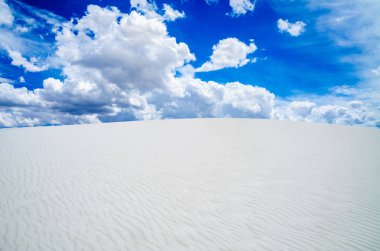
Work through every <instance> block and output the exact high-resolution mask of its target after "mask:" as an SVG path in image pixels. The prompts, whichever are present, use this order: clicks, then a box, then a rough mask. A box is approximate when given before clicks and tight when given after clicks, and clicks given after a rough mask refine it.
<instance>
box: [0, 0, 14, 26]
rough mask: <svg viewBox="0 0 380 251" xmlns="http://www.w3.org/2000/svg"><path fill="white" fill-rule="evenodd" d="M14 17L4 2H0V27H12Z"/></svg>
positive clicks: (0, 0) (2, 0)
mask: <svg viewBox="0 0 380 251" xmlns="http://www.w3.org/2000/svg"><path fill="white" fill-rule="evenodd" d="M13 21H14V17H13V15H12V12H11V9H10V8H9V6H8V4H7V3H6V2H5V0H0V25H12V24H13Z"/></svg>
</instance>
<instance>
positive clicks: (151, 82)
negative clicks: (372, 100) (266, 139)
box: [0, 5, 380, 126]
mask: <svg viewBox="0 0 380 251" xmlns="http://www.w3.org/2000/svg"><path fill="white" fill-rule="evenodd" d="M164 21H165V20H164V18H162V16H160V15H158V14H157V13H156V14H153V13H145V14H144V13H143V12H142V11H140V12H137V11H132V12H131V13H129V14H124V13H121V12H120V11H119V10H117V9H116V8H100V7H98V6H94V5H90V6H89V7H88V11H87V14H86V15H85V16H83V17H82V18H79V19H78V20H75V21H74V20H73V21H70V22H67V23H65V24H64V25H62V29H61V30H60V31H57V34H56V44H55V46H56V48H57V51H56V54H55V60H56V61H57V62H59V64H60V65H61V67H62V70H63V74H64V79H63V80H58V79H54V78H47V79H45V81H43V87H41V88H38V89H35V90H33V91H30V90H27V89H26V88H16V87H14V86H13V85H11V84H9V83H3V84H0V126H34V125H43V124H74V123H96V122H100V121H102V122H107V121H119V120H120V121H122V120H136V119H158V118H178V117H250V118H287V119H293V120H307V121H315V122H325V123H340V124H366V125H380V122H379V119H378V116H377V114H378V111H375V110H370V109H369V108H368V107H367V104H366V103H365V102H364V101H362V99H360V100H359V99H352V97H351V96H350V95H351V94H350V95H346V96H347V97H346V96H345V99H344V100H342V102H340V103H334V102H332V101H331V99H330V100H329V99H328V98H327V97H325V98H324V100H322V99H321V98H310V97H309V98H307V97H306V98H303V99H299V100H302V101H297V102H282V103H281V100H280V105H281V106H279V102H278V101H277V104H276V97H275V95H274V94H273V93H271V92H269V91H268V90H266V89H265V88H260V87H254V86H251V85H245V84H242V83H238V82H234V83H227V84H219V83H217V82H213V81H209V82H205V81H202V80H200V79H196V78H194V76H193V75H192V73H193V72H194V69H193V66H191V65H190V64H189V63H190V62H191V61H192V60H195V56H194V55H193V54H192V53H191V52H190V50H189V48H188V46H187V45H186V44H185V43H178V42H177V41H176V39H175V38H174V37H171V36H170V35H169V34H168V32H167V28H166V24H165V22H164ZM255 50H256V46H255V45H254V43H253V41H251V42H250V44H248V45H247V44H244V43H243V42H241V41H239V40H238V39H236V38H228V39H225V40H221V41H220V42H219V43H218V44H217V45H215V46H214V48H213V54H212V55H211V57H210V61H209V62H206V63H205V64H204V65H207V64H209V66H202V67H205V68H207V69H206V70H215V69H221V68H225V67H239V66H243V65H245V64H247V63H248V61H249V60H250V59H248V58H247V56H248V55H249V54H251V53H253V52H254V51H255ZM20 56H21V54H20ZM21 57H22V56H21ZM22 58H23V57H22ZM29 58H30V57H29ZM24 59H25V58H24ZM25 60H26V59H25ZM21 61H22V59H21ZM26 61H27V62H28V63H30V64H32V65H34V66H36V65H35V62H34V60H29V61H28V60H26ZM18 64H19V65H24V64H25V62H23V61H22V64H21V63H18ZM29 66H30V65H29ZM24 67H25V65H24ZM27 67H28V66H27ZM37 67H38V66H37ZM15 82H16V81H15ZM342 88H343V87H342ZM337 90H338V89H337ZM331 95H335V93H332V94H331ZM355 97H357V95H356V96H355ZM363 99H364V96H363ZM293 100H297V99H293ZM315 100H318V101H320V103H318V102H316V101H315ZM332 100H336V99H332ZM352 100H354V101H352ZM350 101H351V102H350ZM376 112H377V113H376ZM376 116H377V117H376Z"/></svg>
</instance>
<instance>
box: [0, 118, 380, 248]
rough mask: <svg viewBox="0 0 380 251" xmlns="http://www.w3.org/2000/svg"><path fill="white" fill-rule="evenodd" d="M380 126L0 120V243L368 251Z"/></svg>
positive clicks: (377, 242) (377, 226) (373, 233)
mask: <svg viewBox="0 0 380 251" xmlns="http://www.w3.org/2000/svg"><path fill="white" fill-rule="evenodd" d="M379 219H380V131H379V130H377V129H373V128H354V127H343V126H331V125H316V124H307V123H295V122H288V121H267V120H249V119H195V120H165V121H146V122H129V123H110V124H93V125H78V126H61V127H39V128H20V129H3V130H0V250H2V251H3V250H4V251H8V250H107V251H109V250H266V249H269V250H380V220H379Z"/></svg>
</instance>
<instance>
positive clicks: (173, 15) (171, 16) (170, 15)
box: [163, 4, 185, 21]
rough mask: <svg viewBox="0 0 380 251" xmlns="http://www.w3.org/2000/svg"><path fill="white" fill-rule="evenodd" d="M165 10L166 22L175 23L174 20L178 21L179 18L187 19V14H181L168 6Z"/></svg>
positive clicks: (165, 5) (166, 5) (165, 6)
mask: <svg viewBox="0 0 380 251" xmlns="http://www.w3.org/2000/svg"><path fill="white" fill-rule="evenodd" d="M163 9H164V11H165V14H164V18H165V20H168V21H174V20H176V19H178V18H184V17H185V13H184V12H183V11H182V12H179V11H178V10H174V9H173V8H172V7H171V6H170V5H168V4H164V7H163Z"/></svg>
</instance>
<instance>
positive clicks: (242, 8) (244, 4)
mask: <svg viewBox="0 0 380 251" xmlns="http://www.w3.org/2000/svg"><path fill="white" fill-rule="evenodd" d="M255 4H256V1H253V2H251V1H250V0H230V6H231V8H232V16H240V15H244V14H246V13H247V12H248V11H253V10H254V9H255Z"/></svg>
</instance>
